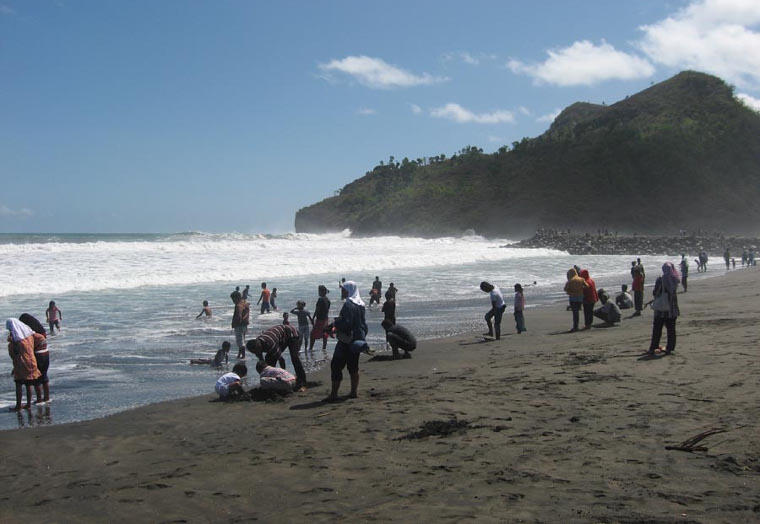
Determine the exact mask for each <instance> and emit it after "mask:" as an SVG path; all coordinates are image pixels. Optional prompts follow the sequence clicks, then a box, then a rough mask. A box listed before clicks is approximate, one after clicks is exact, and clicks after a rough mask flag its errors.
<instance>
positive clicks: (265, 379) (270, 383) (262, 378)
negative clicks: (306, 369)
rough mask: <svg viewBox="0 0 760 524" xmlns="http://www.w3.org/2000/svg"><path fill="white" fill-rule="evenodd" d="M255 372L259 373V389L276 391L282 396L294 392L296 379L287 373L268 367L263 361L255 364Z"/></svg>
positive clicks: (280, 369) (283, 370)
mask: <svg viewBox="0 0 760 524" xmlns="http://www.w3.org/2000/svg"><path fill="white" fill-rule="evenodd" d="M256 371H258V372H259V384H260V387H261V389H263V390H268V391H276V392H278V393H282V394H283V395H287V394H288V393H293V391H295V388H296V377H295V376H294V375H293V374H292V373H290V372H289V371H287V370H285V369H282V368H276V367H273V366H270V365H268V364H267V363H266V362H264V361H263V360H259V361H258V362H257V363H256Z"/></svg>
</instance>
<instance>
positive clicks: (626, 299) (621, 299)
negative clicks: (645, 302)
mask: <svg viewBox="0 0 760 524" xmlns="http://www.w3.org/2000/svg"><path fill="white" fill-rule="evenodd" d="M615 303H616V304H617V306H618V307H619V308H620V309H631V308H632V307H633V297H632V296H631V294H630V293H629V292H628V286H627V285H626V284H623V285H622V287H621V291H620V293H618V295H617V296H616V297H615Z"/></svg>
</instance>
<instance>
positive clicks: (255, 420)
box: [0, 269, 760, 522]
mask: <svg viewBox="0 0 760 524" xmlns="http://www.w3.org/2000/svg"><path fill="white" fill-rule="evenodd" d="M757 278H758V272H757V271H756V270H755V269H752V270H746V271H735V272H731V273H728V274H727V275H725V276H722V277H718V278H708V279H701V280H699V281H697V282H695V283H693V284H692V286H690V291H689V293H687V294H682V295H681V296H680V297H679V300H680V305H681V311H682V317H681V318H680V319H679V321H678V337H679V338H678V346H677V351H676V354H675V355H674V356H671V357H667V358H662V359H656V360H653V361H638V360H637V356H638V355H639V354H640V353H642V352H643V351H644V350H645V349H646V345H647V344H648V341H649V335H650V332H651V311H647V312H646V313H645V314H644V316H642V317H639V318H634V319H625V320H624V321H623V323H622V325H621V326H620V327H617V328H612V329H593V330H591V331H590V332H581V333H576V334H567V333H564V330H566V329H567V328H569V324H570V318H569V317H570V314H569V313H568V312H566V311H565V308H564V301H563V302H559V303H557V304H556V307H555V306H551V307H546V308H540V309H532V310H530V311H529V312H528V313H527V314H526V322H527V325H528V329H529V332H528V334H527V335H519V336H518V335H511V334H510V335H508V336H505V337H504V338H503V339H502V340H501V341H499V342H490V343H479V342H478V337H476V336H475V335H472V334H471V335H464V336H458V337H453V338H449V339H438V340H429V341H424V342H422V343H421V344H420V347H419V349H418V350H417V351H415V352H414V353H413V359H412V360H401V361H390V362H387V361H375V362H368V361H367V358H366V356H363V357H362V362H361V365H360V368H361V370H362V381H361V385H360V395H361V397H360V398H359V399H357V400H350V401H345V402H341V403H338V404H333V405H327V404H322V403H321V402H319V399H321V398H323V397H324V396H325V392H326V390H327V389H328V387H329V370H327V369H322V370H320V371H319V372H318V373H316V374H314V375H312V376H310V380H317V381H320V382H321V383H322V384H321V385H320V386H318V387H315V388H312V389H311V390H310V391H308V392H307V393H305V394H298V395H295V396H293V397H291V398H289V399H287V400H285V401H283V402H272V403H259V402H256V403H235V404H221V403H215V402H214V403H212V402H208V401H209V400H210V399H212V398H213V396H211V395H207V396H202V397H195V398H186V399H181V400H176V401H169V402H164V403H159V404H152V405H149V406H145V407H141V408H137V409H135V410H131V411H126V412H121V413H118V414H115V415H112V416H109V417H106V418H102V419H96V420H90V421H86V422H77V423H72V424H62V425H56V426H49V427H37V428H30V429H24V430H11V431H6V432H4V433H2V435H3V437H4V442H5V444H6V456H7V461H6V462H7V464H6V468H5V471H4V472H3V475H4V476H5V477H6V478H8V479H13V482H12V483H9V487H8V488H7V490H6V491H7V492H6V493H5V495H4V496H3V497H2V501H1V502H0V515H2V516H3V520H4V521H11V522H14V521H24V520H29V519H30V518H31V519H35V520H38V519H42V518H50V513H51V512H55V514H56V515H61V516H65V520H88V521H89V520H101V521H102V520H104V519H109V520H115V521H123V520H132V521H134V520H138V521H148V520H151V521H152V520H174V519H183V518H184V519H187V520H196V519H203V520H209V519H213V520H222V519H229V520H235V519H242V520H245V519H253V518H258V519H265V520H275V521H281V520H292V519H294V518H297V517H303V516H309V517H311V518H312V519H316V520H336V519H349V518H350V519H356V518H357V517H358V518H360V519H362V520H368V519H382V520H390V519H402V520H413V519H426V520H428V519H431V518H433V517H437V518H444V519H447V520H454V519H457V520H458V519H462V518H478V519H481V520H489V519H492V520H500V521H503V520H521V519H524V520H563V521H573V520H602V521H606V520H613V521H619V520H631V519H633V520H640V519H659V520H679V521H702V520H709V521H715V520H725V521H737V520H750V519H754V518H757V517H758V515H759V513H760V495H758V493H760V489H758V488H760V459H758V457H759V456H760V437H758V431H757V425H756V422H755V421H756V420H757V415H758V414H760V408H759V407H758V406H760V402H758V400H760V394H759V393H758V391H757V387H756V386H757V384H758V364H757V356H758V334H757V330H756V327H755V326H756V321H755V319H756V318H757V317H758V315H759V314H760V304H758V303H757V295H758V294H760V283H758V281H757ZM649 293H650V292H649V291H647V295H648V294H649ZM624 317H627V315H624ZM511 327H512V320H511V316H509V315H508V316H506V317H505V319H504V326H503V331H505V332H507V333H510V332H511ZM346 378H347V377H346ZM347 387H348V386H347V384H343V390H344V391H343V392H346V390H347ZM209 389H211V388H209ZM453 417H456V418H457V419H458V420H459V421H465V422H468V423H469V426H468V427H464V428H460V429H459V430H458V431H455V432H454V433H452V434H451V435H448V436H444V437H438V436H431V437H424V438H412V439H402V440H398V439H400V438H402V437H404V436H405V435H409V434H411V433H414V432H415V431H418V430H419V429H420V426H421V425H422V424H423V423H424V422H426V421H431V420H441V421H448V420H450V419H452V418H453ZM712 427H724V428H726V429H729V430H730V431H728V432H727V433H723V434H720V435H716V436H713V437H710V438H709V439H706V440H705V441H704V444H705V445H706V446H708V447H709V449H708V451H707V452H704V453H684V452H680V451H668V450H665V449H664V446H665V445H669V444H678V443H679V442H681V441H683V440H686V439H687V438H689V437H692V436H694V435H696V434H697V433H700V432H702V431H705V430H706V429H710V428H712ZM35 484H38V485H40V487H39V488H34V489H30V487H32V486H34V485H35ZM264 501H266V503H264Z"/></svg>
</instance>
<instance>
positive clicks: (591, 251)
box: [502, 229, 760, 260]
mask: <svg viewBox="0 0 760 524" xmlns="http://www.w3.org/2000/svg"><path fill="white" fill-rule="evenodd" d="M757 246H760V239H758V238H745V237H727V236H724V235H721V234H717V235H709V236H708V235H704V236H698V235H690V236H686V235H679V236H667V235H662V236H651V235H633V236H618V235H615V234H609V233H607V234H604V233H602V234H598V235H592V234H590V233H585V234H578V233H571V232H568V231H558V230H553V229H552V230H539V231H537V232H536V234H535V235H533V236H532V237H531V238H528V239H526V240H521V241H520V242H517V243H515V244H508V245H505V246H502V247H505V248H549V249H556V250H558V251H567V252H568V253H569V254H571V255H673V256H675V255H680V254H682V253H683V254H686V255H687V256H694V255H696V254H697V253H699V252H700V251H706V252H707V254H708V255H709V256H711V257H722V256H723V252H724V251H725V250H726V248H728V250H729V251H730V253H731V256H732V257H734V258H736V259H737V260H738V259H739V258H740V257H741V254H742V251H743V250H745V249H746V250H748V251H750V250H752V251H755V252H757Z"/></svg>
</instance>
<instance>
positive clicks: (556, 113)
mask: <svg viewBox="0 0 760 524" xmlns="http://www.w3.org/2000/svg"><path fill="white" fill-rule="evenodd" d="M561 112H562V110H561V109H559V108H558V109H555V110H554V111H552V112H551V113H548V114H546V115H542V116H540V117H538V118H536V122H548V123H551V122H554V119H555V118H557V117H558V116H559V114H560V113H561Z"/></svg>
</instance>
